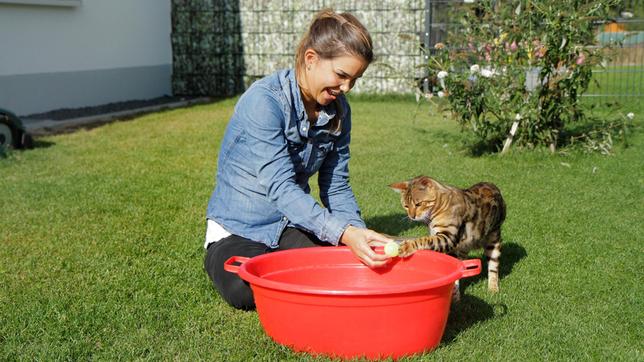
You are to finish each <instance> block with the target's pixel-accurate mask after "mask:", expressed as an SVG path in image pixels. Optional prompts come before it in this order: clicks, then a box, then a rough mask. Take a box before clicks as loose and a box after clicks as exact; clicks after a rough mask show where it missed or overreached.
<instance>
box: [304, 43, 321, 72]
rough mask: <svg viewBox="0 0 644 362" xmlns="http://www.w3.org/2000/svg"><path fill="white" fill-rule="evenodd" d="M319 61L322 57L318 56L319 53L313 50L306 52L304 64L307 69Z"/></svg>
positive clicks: (309, 49)
mask: <svg viewBox="0 0 644 362" xmlns="http://www.w3.org/2000/svg"><path fill="white" fill-rule="evenodd" d="M319 59H320V56H319V55H318V52H316V51H315V50H313V49H312V48H308V49H306V50H305V51H304V63H305V65H306V67H307V69H308V68H310V67H311V66H312V65H313V64H315V63H317V61H318V60H319Z"/></svg>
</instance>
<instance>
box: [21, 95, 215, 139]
mask: <svg viewBox="0 0 644 362" xmlns="http://www.w3.org/2000/svg"><path fill="white" fill-rule="evenodd" d="M212 100H213V98H210V97H201V98H195V99H190V100H185V101H178V102H172V103H165V104H158V105H153V106H147V107H141V108H135V109H128V110H123V111H117V112H111V113H104V114H97V115H92V116H87V117H78V118H70V119H65V120H56V121H55V120H51V119H29V118H22V119H21V121H22V124H23V125H24V127H25V129H26V130H27V133H29V134H31V135H34V136H43V135H47V134H55V133H63V132H66V131H70V130H74V129H78V128H84V127H92V126H97V125H100V124H104V123H109V122H112V121H115V120H117V119H127V118H132V117H135V116H138V115H141V114H145V113H152V112H158V111H162V110H167V109H175V108H181V107H187V106H191V105H195V104H204V103H209V102H211V101H212Z"/></svg>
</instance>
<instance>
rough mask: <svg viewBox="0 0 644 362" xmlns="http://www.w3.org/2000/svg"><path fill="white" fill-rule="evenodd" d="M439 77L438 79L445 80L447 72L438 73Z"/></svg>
mask: <svg viewBox="0 0 644 362" xmlns="http://www.w3.org/2000/svg"><path fill="white" fill-rule="evenodd" d="M437 77H438V79H444V78H446V77H447V72H446V71H444V70H441V71H440V72H438V75H437Z"/></svg>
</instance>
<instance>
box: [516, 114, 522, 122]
mask: <svg viewBox="0 0 644 362" xmlns="http://www.w3.org/2000/svg"><path fill="white" fill-rule="evenodd" d="M521 118H522V117H521V115H520V114H518V113H517V115H516V116H515V117H514V119H515V120H517V121H520V120H521Z"/></svg>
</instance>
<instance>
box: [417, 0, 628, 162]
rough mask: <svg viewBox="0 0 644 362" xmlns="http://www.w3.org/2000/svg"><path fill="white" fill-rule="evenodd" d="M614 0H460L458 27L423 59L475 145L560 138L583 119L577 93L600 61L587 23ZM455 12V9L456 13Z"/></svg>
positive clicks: (553, 143)
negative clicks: (463, 1) (464, 0)
mask: <svg viewBox="0 0 644 362" xmlns="http://www.w3.org/2000/svg"><path fill="white" fill-rule="evenodd" d="M614 3H616V1H614V0H611V1H590V0H585V1H584V0H529V1H528V0H514V1H504V2H499V1H494V0H482V1H479V2H477V3H476V5H473V6H472V5H469V6H468V5H465V6H464V7H463V12H462V13H464V16H463V17H462V19H460V28H459V31H458V33H453V34H450V36H449V38H448V40H447V41H446V42H445V43H438V44H436V45H435V47H434V49H426V51H428V52H429V53H430V57H429V61H428V63H427V64H426V65H425V66H426V67H427V70H428V73H429V75H430V78H431V79H434V80H435V82H434V86H433V89H431V93H430V94H428V95H427V96H428V97H431V96H436V95H437V96H439V97H446V99H447V104H448V107H449V110H450V111H451V113H452V114H453V116H454V117H455V119H456V120H457V121H458V122H459V123H460V124H461V125H462V126H463V127H464V129H466V130H469V131H471V132H472V133H473V134H474V135H475V138H476V140H477V142H478V146H479V147H481V146H482V147H484V148H486V149H488V150H497V151H498V150H500V149H501V148H502V147H503V145H504V143H505V146H504V147H503V151H505V150H507V149H508V148H509V146H510V144H511V143H513V144H514V145H519V146H523V147H536V146H548V147H550V149H551V150H553V151H554V150H555V148H556V147H557V145H558V144H560V143H562V141H563V139H562V138H563V137H564V132H563V131H564V128H565V127H566V126H567V125H570V124H572V123H576V122H584V121H587V117H586V114H585V112H584V108H583V107H582V105H581V103H580V101H581V95H582V94H583V92H584V91H585V90H586V89H587V88H588V85H589V83H590V81H591V78H592V69H593V67H595V66H597V65H598V64H599V63H600V62H601V61H602V60H603V54H604V52H603V49H602V48H601V47H598V46H597V45H596V40H595V32H594V26H593V24H594V22H596V21H599V20H601V19H604V18H605V17H606V16H607V14H608V12H609V10H610V9H609V6H611V5H613V4H614ZM455 13H461V12H460V11H459V12H455Z"/></svg>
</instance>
